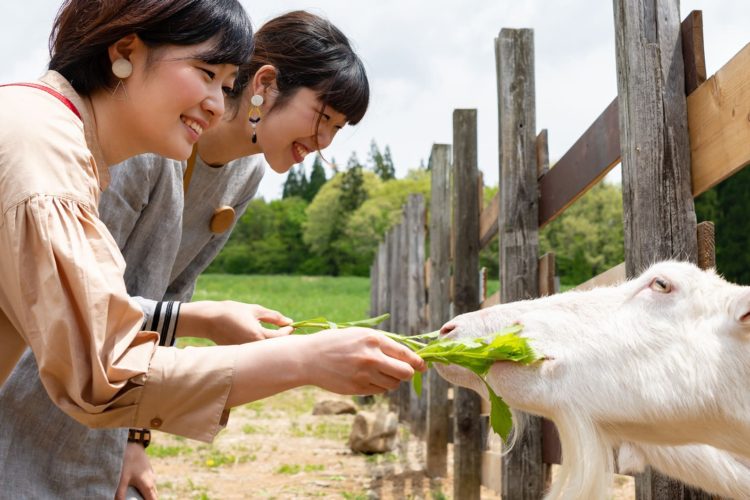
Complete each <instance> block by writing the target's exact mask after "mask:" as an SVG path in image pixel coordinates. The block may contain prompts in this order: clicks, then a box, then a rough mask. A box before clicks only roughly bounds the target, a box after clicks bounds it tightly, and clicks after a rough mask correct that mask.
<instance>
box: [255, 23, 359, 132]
mask: <svg viewBox="0 0 750 500" xmlns="http://www.w3.org/2000/svg"><path fill="white" fill-rule="evenodd" d="M265 64H270V65H272V66H274V67H275V68H276V71H277V74H276V85H277V87H278V90H279V95H278V97H277V98H276V101H275V103H274V108H276V107H281V106H284V104H286V103H287V102H288V101H289V100H290V99H291V98H292V97H293V95H294V93H295V92H296V91H297V90H299V89H300V88H302V87H307V88H309V89H312V90H314V91H316V92H317V93H318V96H319V97H320V100H321V101H322V102H323V105H324V106H330V107H331V108H333V109H335V110H336V111H338V112H339V113H341V114H343V115H344V116H346V119H347V121H348V122H349V123H351V124H352V125H356V124H357V123H359V121H360V120H361V119H362V117H363V116H364V115H365V112H366V111H367V106H368V104H369V101H370V84H369V82H368V81H367V73H366V72H365V67H364V64H362V61H361V60H360V59H359V57H358V56H357V54H355V53H354V50H353V49H352V47H351V45H350V43H349V40H348V39H347V38H346V36H345V35H344V34H343V33H342V32H341V31H340V30H339V29H338V28H337V27H336V26H334V25H333V24H331V22H330V21H328V20H327V19H323V18H322V17H319V16H316V15H314V14H310V13H309V12H305V11H294V12H289V13H287V14H284V15H281V16H279V17H276V18H274V19H272V20H270V21H268V22H267V23H266V24H264V25H263V26H261V27H260V29H259V30H258V31H257V33H256V34H255V50H254V52H253V57H252V59H251V61H250V64H249V65H248V66H247V68H243V71H242V75H241V79H249V78H251V77H252V75H255V73H256V72H257V71H258V69H260V67H261V66H263V65H265Z"/></svg>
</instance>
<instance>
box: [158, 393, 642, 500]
mask: <svg viewBox="0 0 750 500" xmlns="http://www.w3.org/2000/svg"><path fill="white" fill-rule="evenodd" d="M334 398H336V396H332V395H331V394H329V393H326V392H324V391H322V390H318V389H315V388H301V389H297V390H295V391H289V392H287V393H284V394H282V395H279V396H275V397H273V398H269V399H266V400H263V401H259V402H256V403H252V404H249V405H247V406H245V407H242V408H236V409H235V410H233V411H232V415H231V417H230V419H229V424H228V426H227V428H226V429H225V430H224V431H223V432H221V434H220V435H219V436H218V437H217V439H216V440H215V442H214V443H213V444H212V445H206V444H202V443H198V442H196V441H189V440H185V439H181V438H177V437H174V436H170V435H167V434H163V433H154V439H153V444H152V445H151V446H150V447H149V449H148V451H149V454H150V455H151V463H152V465H153V467H154V470H155V471H156V474H157V477H158V488H159V494H160V497H161V498H163V499H180V500H182V499H201V500H206V499H212V500H224V499H226V500H230V499H303V498H331V499H347V500H355V499H356V500H375V499H382V500H390V499H394V500H395V499H435V500H437V499H449V498H453V494H452V493H453V481H452V477H447V478H443V479H439V480H430V479H429V478H427V477H426V476H425V474H424V471H423V467H422V463H423V462H424V460H423V456H424V455H423V453H424V452H423V449H424V448H423V445H422V443H421V442H420V441H419V440H417V439H416V438H414V437H413V436H411V435H410V433H409V431H408V430H407V429H406V428H405V427H403V428H401V429H399V438H398V446H397V449H396V450H394V451H393V452H392V453H387V454H384V455H372V456H366V455H362V454H354V453H352V452H351V451H350V450H349V448H348V446H347V444H346V443H347V439H348V437H349V432H350V430H351V423H352V421H353V419H354V416H353V415H330V416H329V415H326V416H320V415H318V416H314V415H312V408H313V406H314V404H315V402H316V401H319V400H323V399H334ZM342 399H345V398H342ZM449 452H450V450H449ZM448 469H449V471H451V456H450V454H449V467H448ZM450 475H452V474H451V473H450V472H449V476H450ZM616 485H617V487H616V488H615V489H614V490H613V496H612V498H613V499H617V500H626V499H628V500H629V499H632V498H634V495H633V494H632V491H633V489H632V480H630V479H625V478H619V477H618V478H617V479H616ZM482 498H483V499H499V498H500V495H498V494H497V493H496V492H494V491H492V490H490V489H487V488H483V489H482Z"/></svg>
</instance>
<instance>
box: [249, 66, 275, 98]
mask: <svg viewBox="0 0 750 500" xmlns="http://www.w3.org/2000/svg"><path fill="white" fill-rule="evenodd" d="M276 74H277V70H276V67H275V66H272V65H271V64H264V65H263V66H261V67H260V68H259V69H258V71H256V72H255V76H253V81H252V92H253V94H259V95H262V96H263V98H264V99H267V98H268V97H269V96H268V92H269V90H276Z"/></svg>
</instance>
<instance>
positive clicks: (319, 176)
mask: <svg viewBox="0 0 750 500" xmlns="http://www.w3.org/2000/svg"><path fill="white" fill-rule="evenodd" d="M324 162H325V161H324V160H323V159H322V158H321V157H320V156H317V157H316V158H315V159H314V162H313V164H312V167H311V169H310V173H309V174H308V173H307V171H306V168H305V166H304V165H302V164H300V165H298V166H295V167H294V168H292V170H291V171H290V172H289V175H288V177H287V180H286V182H285V184H284V187H283V196H282V199H280V200H272V201H265V200H263V199H262V198H261V199H255V200H253V201H251V202H250V204H249V206H248V209H247V211H246V212H245V214H244V215H243V216H242V217H241V218H240V219H239V221H238V222H237V226H236V227H235V230H234V232H233V233H232V236H231V237H230V239H229V241H228V243H227V245H226V246H225V248H224V249H223V250H222V252H221V253H220V254H219V256H218V257H217V258H216V260H215V261H214V263H213V264H212V265H211V266H210V267H209V268H208V270H207V272H221V273H231V274H303V275H333V276H338V275H355V276H368V275H369V269H370V265H371V264H372V260H373V258H374V256H375V253H376V251H377V248H378V244H379V243H380V242H381V241H382V240H383V238H384V235H385V233H386V232H387V231H388V229H390V227H392V226H393V225H395V224H397V223H399V222H400V220H401V216H402V207H403V205H404V204H405V203H406V200H407V198H408V195H409V194H410V193H421V194H422V195H423V196H424V197H425V202H426V206H428V207H429V198H430V173H429V165H427V166H424V165H420V166H419V167H417V168H414V169H412V170H410V171H409V172H408V173H407V174H406V175H405V176H404V177H403V178H401V179H397V178H396V171H395V167H394V164H393V160H392V158H391V153H390V148H388V146H386V148H385V150H384V151H382V152H381V150H380V148H379V147H378V145H377V144H376V142H375V141H374V140H373V141H372V143H371V145H370V151H369V154H368V157H367V160H366V161H365V162H361V161H360V160H359V159H358V158H357V155H356V153H352V155H351V156H350V158H349V160H348V161H347V163H346V165H345V167H344V168H339V167H337V166H336V163H335V160H332V161H331V163H330V165H329V166H330V167H331V168H330V170H332V172H333V173H332V175H331V177H327V176H326V166H325V165H324ZM748 188H750V171H746V170H743V171H742V172H740V173H738V174H736V175H734V176H733V177H731V178H730V179H728V180H726V181H724V182H723V183H722V184H720V185H719V186H717V187H715V188H713V189H712V190H710V191H708V192H706V193H705V194H703V195H701V196H700V197H699V198H697V199H696V204H695V206H696V214H697V216H698V220H699V221H702V220H711V221H713V222H714V223H715V224H716V257H717V268H718V270H719V271H720V272H721V273H722V274H724V275H725V277H727V279H729V280H730V281H734V282H737V283H743V284H750V266H748V265H747V257H745V254H746V252H745V248H747V244H748V243H750V242H749V241H748V239H750V235H748V231H744V230H743V229H744V228H745V225H746V224H747V222H746V219H747V217H746V216H745V215H744V214H745V213H747V210H746V209H748V208H750V206H748V205H750V198H748V197H747V196H745V193H747V192H748ZM496 192H497V188H496V187H495V188H491V187H487V188H485V195H484V199H485V200H486V202H487V203H489V200H491V199H492V197H493V196H494V195H495V193H496ZM539 246H540V251H541V252H542V253H543V252H547V251H554V252H555V255H556V264H557V272H558V275H559V276H560V282H561V284H562V285H563V286H573V285H576V284H578V283H581V282H583V281H586V280H587V279H589V278H591V277H593V276H596V275H597V274H599V273H601V272H603V271H605V270H607V269H609V268H610V267H612V266H614V265H616V264H618V263H620V262H622V261H624V258H625V257H624V247H623V222H622V191H621V187H620V185H619V184H614V183H599V184H597V185H596V186H595V187H594V188H592V189H591V190H590V191H589V192H588V193H586V194H585V195H584V196H582V197H581V198H580V199H579V200H578V201H577V202H576V203H574V204H573V205H572V206H571V207H569V208H568V209H567V210H566V211H565V212H564V213H563V214H562V215H561V216H560V217H558V218H557V219H555V220H554V221H552V222H551V223H550V224H548V225H547V226H546V227H544V228H543V229H542V230H541V231H540V236H539ZM427 248H429V246H428V247H427ZM497 256H498V244H497V238H495V240H494V241H492V242H491V243H490V245H487V246H486V247H485V248H484V249H483V250H482V252H481V254H480V265H481V266H483V267H486V268H487V272H488V276H489V277H496V276H498V274H499V268H498V257H497Z"/></svg>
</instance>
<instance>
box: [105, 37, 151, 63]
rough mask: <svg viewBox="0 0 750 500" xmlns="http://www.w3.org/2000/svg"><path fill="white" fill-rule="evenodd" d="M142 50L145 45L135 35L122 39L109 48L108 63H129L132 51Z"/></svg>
mask: <svg viewBox="0 0 750 500" xmlns="http://www.w3.org/2000/svg"><path fill="white" fill-rule="evenodd" d="M144 48H145V45H144V44H143V42H141V39H140V38H138V36H137V35H136V34H132V35H128V36H125V37H122V38H120V39H119V40H117V41H116V42H115V43H113V44H112V45H110V46H109V49H108V53H109V61H110V62H115V61H116V60H118V59H125V60H127V61H130V60H131V58H132V55H133V52H134V51H138V50H142V49H144ZM131 62H132V61H131Z"/></svg>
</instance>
